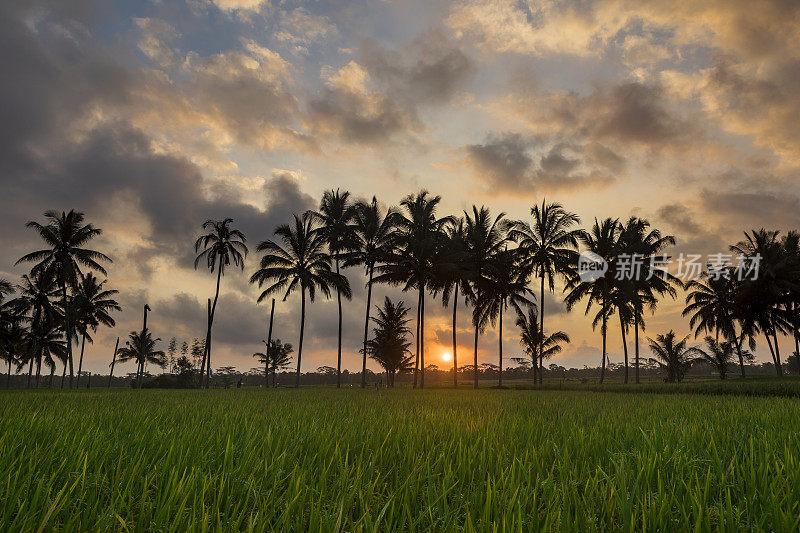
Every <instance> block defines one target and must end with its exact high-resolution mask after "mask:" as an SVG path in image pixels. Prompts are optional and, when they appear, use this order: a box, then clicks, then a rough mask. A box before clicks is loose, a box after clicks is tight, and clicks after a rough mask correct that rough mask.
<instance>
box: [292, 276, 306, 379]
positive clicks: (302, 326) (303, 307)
mask: <svg viewBox="0 0 800 533" xmlns="http://www.w3.org/2000/svg"><path fill="white" fill-rule="evenodd" d="M300 292H301V296H300V342H299V343H298V344H297V372H296V373H295V377H294V388H296V389H297V388H300V360H301V359H302V357H303V333H305V328H306V288H305V286H302V288H301V289H300Z"/></svg>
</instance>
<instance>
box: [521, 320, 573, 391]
mask: <svg viewBox="0 0 800 533" xmlns="http://www.w3.org/2000/svg"><path fill="white" fill-rule="evenodd" d="M515 323H516V325H517V327H518V328H519V330H520V339H519V342H520V344H521V345H522V346H523V348H524V349H525V353H527V354H528V356H529V357H530V359H531V367H532V368H533V376H534V381H536V380H537V374H539V373H540V372H541V361H543V360H545V359H549V358H551V357H553V356H554V355H558V354H560V353H561V351H562V349H563V347H562V344H567V343H569V342H570V339H569V335H567V334H566V333H564V332H563V331H556V332H554V333H552V334H550V335H547V334H546V333H545V334H542V330H541V329H540V328H541V321H539V320H538V314H537V311H536V308H535V307H532V306H531V307H528V308H527V309H526V310H525V312H524V313H523V312H519V311H518V312H517V320H516V322H515ZM540 350H543V351H542V352H541V357H540V356H539V352H540ZM517 362H519V360H517ZM538 380H539V381H540V382H541V381H542V377H541V375H539V376H538Z"/></svg>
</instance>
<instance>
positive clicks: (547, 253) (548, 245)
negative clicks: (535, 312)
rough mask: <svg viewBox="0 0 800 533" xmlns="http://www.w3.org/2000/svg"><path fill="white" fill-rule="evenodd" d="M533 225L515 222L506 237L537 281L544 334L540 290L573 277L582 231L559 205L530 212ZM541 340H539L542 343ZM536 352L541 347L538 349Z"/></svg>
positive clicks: (576, 218)
mask: <svg viewBox="0 0 800 533" xmlns="http://www.w3.org/2000/svg"><path fill="white" fill-rule="evenodd" d="M531 215H533V224H532V225H531V224H528V223H527V222H516V223H515V224H514V225H513V227H512V229H511V231H510V232H509V237H510V238H511V239H512V240H514V241H516V242H517V243H518V244H519V248H520V251H521V253H523V254H524V255H523V257H524V259H523V261H524V263H523V264H525V265H526V266H528V267H530V268H532V269H533V271H534V274H535V275H536V276H538V277H539V280H540V290H539V306H540V309H539V321H540V324H539V329H541V330H544V311H545V309H544V289H545V284H547V286H548V288H549V289H550V292H551V293H552V292H553V291H554V290H555V280H556V279H559V278H561V279H564V280H566V279H569V278H571V277H573V276H574V271H575V266H576V263H577V261H578V252H577V251H576V249H577V248H578V241H579V239H580V237H581V235H582V234H583V230H581V229H578V228H575V226H577V225H578V224H580V218H579V217H578V215H576V214H575V213H570V212H569V211H567V210H566V209H564V207H563V206H562V205H561V204H558V203H547V201H546V200H542V205H541V207H540V206H538V205H535V206H533V208H531ZM542 340H543V339H542ZM540 351H543V347H542V346H540ZM542 365H543V360H540V361H539V370H540V372H539V380H540V382H541V379H542V373H541V367H542Z"/></svg>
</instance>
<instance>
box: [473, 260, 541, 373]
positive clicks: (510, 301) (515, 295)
mask: <svg viewBox="0 0 800 533" xmlns="http://www.w3.org/2000/svg"><path fill="white" fill-rule="evenodd" d="M518 257H519V256H518V252H517V250H513V251H510V250H503V251H500V252H498V253H497V254H495V256H494V257H493V259H492V261H490V262H489V263H488V264H487V265H486V278H485V286H484V287H483V288H482V289H481V291H480V292H481V297H482V299H483V301H482V302H480V303H479V305H477V308H479V309H481V312H482V313H484V314H486V315H487V317H488V318H489V320H490V321H491V323H492V325H494V324H495V322H499V324H498V335H497V338H498V361H499V364H498V376H499V380H498V386H499V387H502V386H503V312H504V311H506V310H507V309H508V306H509V305H511V307H512V308H514V310H515V311H516V312H517V314H522V307H523V306H525V307H533V308H535V307H536V304H534V303H533V301H531V299H530V298H529V297H533V291H531V290H530V289H529V288H528V277H529V274H530V271H528V270H526V268H525V267H524V266H523V265H520V262H519V261H518V260H517V258H518Z"/></svg>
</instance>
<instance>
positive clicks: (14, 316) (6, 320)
mask: <svg viewBox="0 0 800 533" xmlns="http://www.w3.org/2000/svg"><path fill="white" fill-rule="evenodd" d="M13 290H14V287H13V286H12V285H11V283H9V282H8V281H7V280H5V279H0V358H2V359H3V360H4V361H6V363H8V377H7V379H6V388H9V387H11V365H12V364H13V363H16V362H17V359H18V358H19V356H20V355H21V350H22V344H23V340H22V339H23V336H24V334H25V331H24V329H23V328H22V327H21V326H20V322H21V318H22V317H21V316H20V315H19V313H18V312H17V309H16V307H15V305H14V301H13V300H11V301H8V300H7V298H6V297H7V296H8V295H9V294H11V293H12V292H13Z"/></svg>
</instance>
